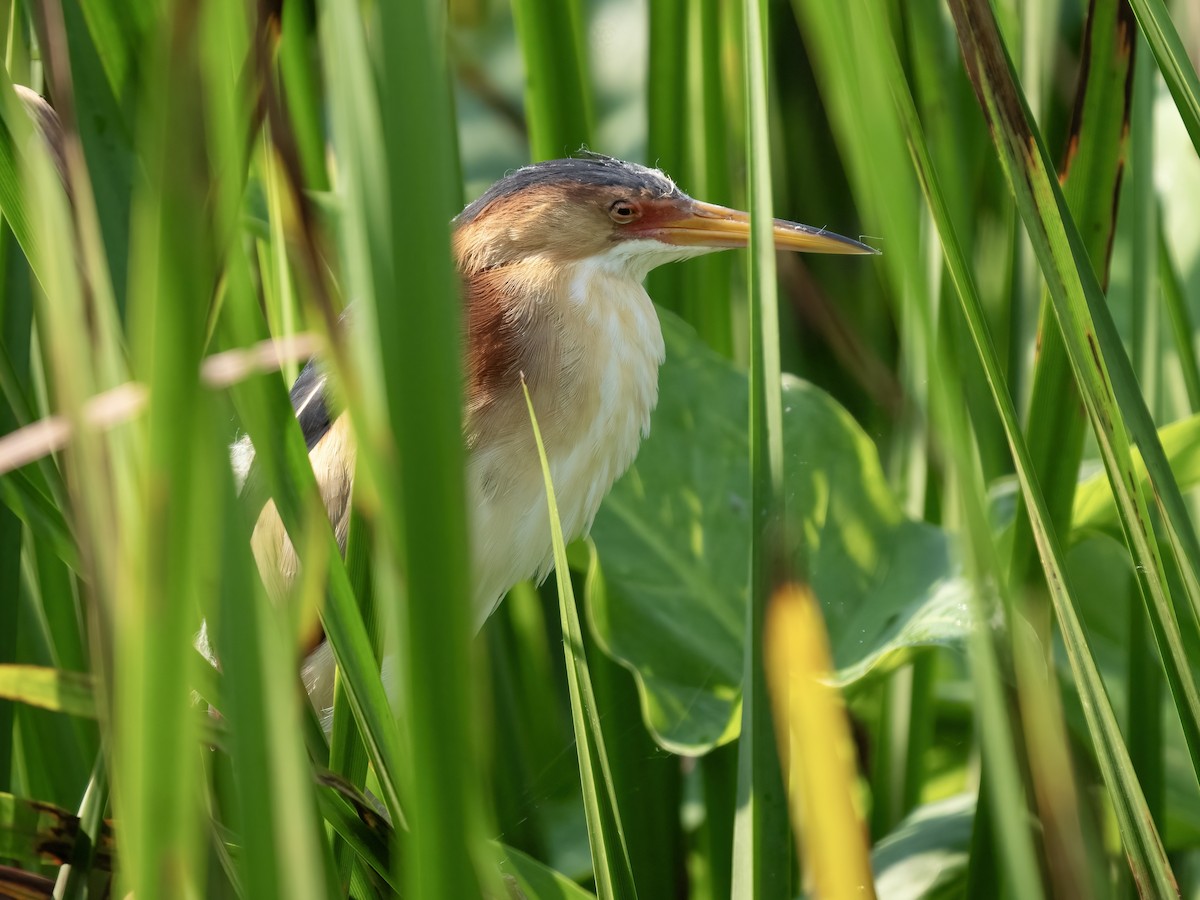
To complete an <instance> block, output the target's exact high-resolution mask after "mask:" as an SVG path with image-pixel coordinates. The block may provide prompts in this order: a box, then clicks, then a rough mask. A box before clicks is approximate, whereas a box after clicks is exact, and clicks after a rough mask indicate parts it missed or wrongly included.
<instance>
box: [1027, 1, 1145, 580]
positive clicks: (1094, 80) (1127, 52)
mask: <svg viewBox="0 0 1200 900" xmlns="http://www.w3.org/2000/svg"><path fill="white" fill-rule="evenodd" d="M1128 10H1129V8H1128V6H1127V5H1126V4H1124V3H1117V2H1115V0H1093V2H1092V3H1091V4H1090V7H1089V10H1088V22H1087V29H1086V32H1085V40H1086V41H1087V42H1088V43H1087V45H1086V47H1085V52H1084V54H1083V59H1084V60H1085V61H1086V62H1087V63H1088V68H1087V69H1086V70H1085V71H1083V72H1081V74H1080V78H1079V84H1078V86H1077V88H1076V96H1075V108H1074V114H1073V116H1072V120H1071V131H1070V133H1069V136H1068V139H1067V147H1068V152H1067V158H1066V162H1065V164H1064V166H1063V174H1064V175H1065V178H1063V179H1062V180H1063V193H1064V195H1065V197H1066V200H1067V204H1068V206H1069V208H1070V210H1071V214H1072V215H1073V216H1074V218H1075V221H1076V222H1077V223H1079V228H1080V232H1081V234H1083V235H1085V240H1086V245H1087V251H1088V256H1089V258H1090V259H1091V262H1092V266H1093V267H1094V269H1095V271H1096V273H1097V277H1098V279H1099V281H1100V283H1101V285H1104V284H1107V282H1108V269H1109V258H1110V255H1111V246H1112V236H1113V232H1114V230H1115V229H1116V224H1117V223H1116V212H1117V203H1116V198H1117V196H1118V191H1119V189H1120V184H1121V173H1122V169H1123V165H1124V157H1125V152H1124V147H1125V143H1126V137H1125V136H1126V135H1127V133H1128V129H1129V119H1130V109H1129V107H1130V105H1131V101H1130V98H1131V96H1132V83H1133V82H1132V80H1133V68H1134V67H1133V48H1134V43H1133V39H1134V37H1135V33H1134V29H1133V22H1132V21H1130V20H1129V12H1128ZM1038 333H1039V349H1038V354H1037V359H1036V364H1035V366H1034V373H1033V387H1032V397H1031V399H1030V406H1029V415H1028V422H1029V432H1028V441H1029V450H1030V453H1031V455H1032V458H1033V463H1034V465H1035V466H1036V471H1037V473H1038V475H1039V481H1040V482H1041V484H1043V485H1044V486H1045V491H1046V503H1047V508H1048V510H1049V512H1050V515H1051V516H1052V517H1053V521H1054V523H1055V526H1056V528H1057V529H1059V530H1063V529H1065V527H1066V526H1067V525H1068V524H1069V523H1070V518H1069V516H1068V513H1069V512H1070V509H1071V502H1072V498H1073V495H1074V491H1075V483H1076V473H1077V472H1078V471H1079V462H1080V459H1081V457H1082V454H1083V439H1084V435H1085V433H1086V429H1087V420H1086V417H1085V415H1084V414H1083V412H1082V407H1081V406H1080V403H1079V399H1078V397H1079V391H1078V389H1077V388H1076V387H1075V384H1074V381H1073V380H1072V378H1071V368H1070V360H1069V359H1068V357H1067V351H1066V347H1065V346H1064V344H1063V338H1062V332H1061V331H1059V329H1058V327H1057V325H1056V324H1055V320H1054V307H1053V304H1052V303H1051V301H1050V298H1049V296H1048V295H1047V296H1045V297H1044V298H1043V301H1042V313H1041V320H1040V322H1039V326H1038ZM1012 555H1013V562H1012V572H1013V578H1014V583H1016V584H1023V583H1024V582H1025V581H1027V580H1028V579H1029V578H1030V577H1031V573H1032V572H1033V571H1035V567H1036V566H1037V551H1036V546H1035V543H1034V540H1033V536H1032V534H1031V533H1030V531H1029V522H1028V517H1027V515H1026V513H1025V510H1024V506H1022V507H1021V508H1019V509H1018V512H1017V518H1016V522H1015V526H1014V536H1013V551H1012Z"/></svg>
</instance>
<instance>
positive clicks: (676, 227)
mask: <svg viewBox="0 0 1200 900" xmlns="http://www.w3.org/2000/svg"><path fill="white" fill-rule="evenodd" d="M682 213H683V214H682V217H671V218H669V219H666V220H665V221H661V222H658V223H655V226H654V232H655V234H654V237H656V238H657V239H658V240H660V241H663V242H665V243H668V244H676V245H679V246H681V247H712V248H713V249H724V248H726V247H746V246H749V244H750V214H749V213H744V212H740V211H739V210H736V209H728V208H726V207H724V206H717V205H716V204H713V203H704V202H701V201H699V200H693V201H692V202H691V204H690V206H688V207H687V208H686V209H685V210H683V211H682ZM771 232H772V234H773V235H774V238H775V246H776V247H777V248H778V249H780V250H796V251H799V252H802V253H844V254H866V253H878V252H879V251H878V250H876V249H875V248H873V247H868V246H867V245H866V244H861V243H859V242H858V241H854V240H851V239H850V238H848V237H842V236H841V235H840V234H834V233H833V232H831V231H826V230H825V229H823V228H813V227H812V226H810V225H799V224H797V223H796V222H788V221H786V220H784V219H776V220H775V224H774V225H773V226H772V228H771Z"/></svg>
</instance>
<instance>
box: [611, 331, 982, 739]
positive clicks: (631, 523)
mask: <svg viewBox="0 0 1200 900" xmlns="http://www.w3.org/2000/svg"><path fill="white" fill-rule="evenodd" d="M660 318H661V319H662V324H663V334H664V337H665V339H666V342H667V361H666V363H665V364H664V365H663V367H662V371H661V374H660V399H659V405H658V409H657V410H656V411H655V414H654V418H653V421H652V425H651V433H650V437H649V438H648V439H647V440H646V442H645V443H644V444H643V445H642V449H641V451H640V453H639V455H638V458H637V461H636V462H635V464H634V466H633V467H632V469H631V470H630V471H629V473H628V474H627V475H626V476H625V477H624V478H623V479H622V480H621V481H619V482H618V483H617V485H616V486H615V487H614V488H613V491H612V493H611V494H610V495H609V497H608V499H607V500H606V501H605V503H604V505H603V506H602V507H601V509H600V513H599V515H598V516H597V517H596V522H595V524H594V526H593V527H592V536H593V538H594V539H595V542H596V546H597V548H598V550H599V554H600V561H601V564H602V566H603V573H604V578H605V582H606V587H607V592H606V595H607V596H606V598H604V599H602V600H600V602H595V603H593V604H592V605H591V607H590V611H591V615H592V621H593V624H594V626H595V628H596V631H597V634H598V636H599V638H600V640H601V641H602V643H603V645H604V646H605V648H606V649H607V650H608V651H609V652H610V653H612V655H614V656H615V657H616V658H617V659H618V660H620V661H622V662H623V663H625V664H626V665H627V666H629V667H630V668H631V669H633V671H634V673H635V675H636V676H637V679H638V682H639V686H640V689H641V692H642V702H643V712H644V714H645V718H646V722H647V725H648V726H649V727H650V729H651V730H652V732H653V733H654V734H655V736H656V738H657V739H658V741H659V742H660V743H661V744H662V745H663V746H664V747H666V748H668V749H671V750H674V751H676V752H683V753H703V752H706V751H707V750H710V749H711V748H712V747H714V746H716V745H717V744H721V743H725V742H726V741H729V740H731V739H733V738H734V737H736V735H737V733H738V707H739V704H740V696H741V695H740V686H741V678H742V636H743V633H744V632H743V629H744V621H743V617H744V611H745V604H746V590H747V568H746V566H747V559H748V554H749V547H750V525H749V517H750V509H749V500H748V497H749V488H750V484H749V471H748V468H747V463H746V455H747V449H746V435H745V431H744V423H745V421H746V415H747V412H746V376H745V375H744V374H742V373H741V372H739V371H738V370H737V369H736V368H734V366H733V365H732V364H730V363H728V362H727V361H725V360H724V359H722V358H721V357H719V356H718V355H717V354H715V353H713V352H712V351H711V350H709V349H708V348H707V347H705V346H704V344H703V343H702V342H700V341H699V340H698V339H697V338H696V336H695V334H694V333H693V332H692V331H691V330H690V329H689V328H688V326H686V325H684V324H683V323H682V322H681V321H680V320H678V319H677V318H675V317H674V316H672V315H670V314H669V313H666V312H664V311H661V310H660ZM783 405H784V436H785V457H786V459H785V473H786V481H785V490H786V491H787V494H788V499H789V500H795V501H796V503H798V504H802V508H797V507H796V505H795V504H793V505H792V506H791V507H789V512H788V515H789V518H790V519H791V522H792V524H793V527H794V529H795V531H796V532H797V533H800V529H801V528H802V529H803V534H804V538H805V545H806V549H807V554H808V563H809V575H810V578H811V580H812V584H813V587H814V589H815V590H816V593H817V596H818V597H819V598H820V600H821V603H822V606H823V608H824V613H825V617H826V620H827V622H828V625H829V632H830V638H831V640H832V645H833V655H834V663H835V665H836V666H837V669H838V678H839V681H841V682H842V683H844V684H850V683H853V682H855V681H858V680H860V679H862V678H864V677H866V676H867V675H868V674H870V673H882V672H885V671H889V670H890V669H892V668H894V667H895V666H896V665H899V664H900V663H901V662H902V661H904V660H905V659H907V658H908V657H909V656H910V655H911V653H912V650H913V648H914V647H919V646H925V645H932V644H953V643H955V642H956V641H957V640H958V639H960V638H961V637H962V636H963V635H964V634H965V632H966V629H967V627H968V625H969V621H968V617H967V612H966V600H965V593H964V592H965V590H966V587H965V584H964V582H963V581H962V580H961V579H960V578H959V575H958V571H957V569H956V567H955V565H954V563H953V561H952V553H951V548H950V543H949V541H948V539H947V537H946V535H945V534H944V533H943V532H942V531H940V530H939V529H937V528H935V527H933V526H931V525H927V524H924V523H920V522H913V521H910V520H908V519H906V518H905V517H904V515H903V514H902V513H901V511H900V508H899V505H898V503H897V501H896V499H895V497H894V496H893V495H892V493H891V491H890V489H889V488H888V486H887V481H886V479H885V477H884V474H883V471H882V469H881V467H880V464H879V459H878V455H877V452H876V450H875V446H874V444H873V443H872V442H871V440H870V438H869V437H868V436H867V435H866V434H865V433H863V431H862V430H861V429H860V428H859V427H858V426H857V425H856V424H855V422H854V420H853V419H852V418H851V417H850V415H849V413H847V412H846V411H845V410H844V409H842V408H841V407H840V406H838V405H837V404H836V403H835V402H834V401H833V400H832V399H831V398H830V397H829V396H828V395H826V394H825V393H824V392H823V391H821V390H819V389H818V388H816V387H813V386H812V385H809V384H806V383H804V382H801V381H799V380H797V379H794V378H790V377H787V378H785V380H784V391H783ZM597 597H599V595H597Z"/></svg>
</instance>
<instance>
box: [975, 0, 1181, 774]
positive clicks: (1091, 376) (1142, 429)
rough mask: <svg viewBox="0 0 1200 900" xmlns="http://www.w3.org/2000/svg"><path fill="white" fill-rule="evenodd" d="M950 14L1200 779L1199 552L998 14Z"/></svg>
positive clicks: (980, 5) (978, 8)
mask: <svg viewBox="0 0 1200 900" xmlns="http://www.w3.org/2000/svg"><path fill="white" fill-rule="evenodd" d="M951 10H952V12H953V15H954V22H955V27H956V30H957V32H958V37H959V42H960V44H961V46H962V49H963V56H964V59H965V61H966V66H967V71H968V74H969V75H970V77H971V81H972V84H973V85H974V87H975V90H976V94H977V97H978V99H979V103H980V105H981V107H982V108H983V110H984V113H985V116H986V117H987V120H988V123H989V125H990V127H991V129H992V136H993V140H994V141H995V144H996V148H997V151H998V152H999V154H1000V159H1001V162H1002V164H1003V166H1004V171H1005V174H1006V175H1007V176H1008V181H1009V185H1010V187H1011V188H1012V190H1013V193H1014V196H1015V198H1016V201H1017V209H1018V211H1019V212H1020V214H1021V217H1022V219H1023V220H1024V222H1025V226H1026V230H1027V231H1028V233H1029V235H1030V239H1031V241H1032V243H1033V247H1034V250H1035V252H1036V253H1037V255H1038V259H1039V261H1040V262H1041V265H1042V271H1043V273H1044V274H1045V276H1046V280H1047V283H1048V284H1049V286H1050V293H1051V297H1052V299H1053V301H1054V307H1055V312H1056V314H1057V316H1058V322H1059V327H1060V328H1061V329H1062V332H1063V337H1064V340H1065V342H1066V345H1067V350H1068V355H1069V357H1070V360H1071V367H1072V369H1073V371H1074V373H1075V378H1076V381H1077V383H1078V384H1079V386H1080V389H1081V393H1082V395H1083V399H1084V404H1085V407H1086V408H1087V411H1088V418H1089V419H1090V421H1091V423H1092V430H1093V433H1094V434H1095V436H1096V440H1097V444H1098V446H1099V449H1100V455H1101V457H1102V458H1103V460H1104V465H1105V469H1106V470H1107V471H1108V474H1109V480H1110V481H1111V482H1112V484H1113V487H1114V491H1115V494H1116V496H1117V499H1118V508H1119V509H1120V512H1121V520H1122V523H1123V526H1124V529H1125V533H1126V538H1127V540H1128V542H1129V545H1130V548H1131V550H1132V551H1133V555H1134V559H1135V560H1136V562H1137V572H1138V576H1139V579H1140V580H1141V581H1142V584H1143V591H1144V594H1143V596H1144V597H1145V599H1146V602H1147V609H1148V611H1149V615H1150V617H1151V622H1152V623H1153V627H1154V631H1155V637H1156V640H1157V642H1158V645H1159V651H1160V653H1161V655H1162V658H1163V663H1164V667H1165V669H1166V672H1167V679H1168V682H1169V683H1170V685H1171V694H1172V697H1173V698H1174V701H1175V705H1176V708H1177V709H1178V711H1179V717H1180V721H1181V723H1182V725H1183V729H1184V734H1185V735H1186V736H1187V740H1188V747H1189V751H1190V754H1191V759H1192V764H1193V769H1194V770H1195V771H1196V772H1198V773H1200V692H1197V689H1196V684H1195V681H1194V679H1193V677H1192V673H1191V669H1190V665H1189V662H1188V660H1187V656H1186V654H1185V652H1184V648H1183V642H1182V638H1181V636H1180V632H1179V627H1178V625H1177V624H1176V620H1175V616H1176V614H1178V615H1179V616H1180V618H1181V619H1183V620H1184V622H1185V623H1186V624H1187V625H1188V627H1189V631H1192V630H1194V629H1195V628H1196V610H1197V608H1198V607H1200V596H1198V594H1200V581H1197V579H1196V575H1195V565H1196V563H1197V561H1200V551H1196V552H1190V551H1191V550H1192V548H1194V547H1195V544H1196V540H1195V533H1194V530H1193V528H1192V525H1191V523H1190V521H1189V520H1188V519H1187V512H1186V509H1185V507H1184V504H1183V499H1182V496H1181V495H1180V493H1179V488H1178V485H1177V484H1176V483H1175V481H1174V479H1173V477H1172V476H1171V472H1170V468H1169V467H1168V466H1167V465H1166V458H1165V455H1164V454H1163V451H1162V445H1161V444H1160V443H1159V441H1158V435H1157V433H1156V432H1155V430H1154V427H1153V420H1152V419H1151V417H1150V415H1149V412H1148V411H1147V410H1146V407H1145V403H1144V401H1143V399H1142V397H1141V394H1140V393H1139V390H1138V386H1137V380H1136V378H1135V377H1134V375H1133V373H1132V371H1131V369H1130V364H1129V359H1128V357H1126V356H1125V352H1124V349H1123V347H1122V346H1121V343H1120V340H1119V338H1118V336H1117V334H1116V328H1115V326H1114V324H1113V322H1112V317H1111V314H1110V313H1109V310H1108V307H1107V305H1106V303H1105V299H1104V296H1103V294H1102V293H1101V291H1100V287H1099V285H1098V284H1097V282H1096V278H1095V276H1094V274H1093V273H1092V269H1091V265H1090V263H1089V261H1088V258H1087V253H1086V250H1085V249H1084V248H1083V245H1082V241H1081V239H1080V237H1079V233H1078V231H1077V230H1076V227H1075V224H1074V221H1073V220H1072V219H1071V217H1070V213H1069V212H1068V211H1067V207H1066V202H1065V200H1064V199H1063V197H1062V192H1061V190H1060V189H1059V186H1058V182H1057V179H1056V178H1054V177H1053V176H1052V174H1051V173H1052V171H1053V169H1052V167H1051V165H1050V164H1049V161H1048V157H1047V154H1046V151H1045V148H1044V147H1043V146H1042V143H1041V140H1040V138H1039V137H1038V136H1037V135H1036V133H1035V132H1034V131H1033V130H1032V126H1031V124H1030V119H1029V115H1028V109H1027V107H1026V106H1025V103H1024V99H1023V97H1022V95H1021V94H1020V91H1019V88H1018V86H1017V85H1016V83H1015V81H1014V78H1013V74H1012V67H1011V63H1010V62H1009V60H1008V56H1007V53H1006V51H1005V48H1004V44H1003V42H1002V40H1001V38H1000V34H999V31H998V29H997V26H996V21H995V19H994V17H993V15H992V12H991V9H990V8H989V7H988V5H987V3H986V2H983V0H951ZM1110 378H1111V380H1110ZM1114 392H1115V393H1116V395H1115V396H1114ZM1118 397H1119V398H1120V405H1119V406H1118V400H1117V398H1118ZM1122 413H1124V414H1125V416H1126V417H1127V419H1128V422H1129V427H1130V429H1131V430H1132V432H1133V434H1134V436H1135V438H1136V439H1137V441H1138V444H1139V446H1141V448H1142V451H1143V454H1144V455H1145V456H1146V457H1147V467H1148V469H1149V471H1150V473H1151V479H1152V482H1153V485H1154V488H1155V491H1154V496H1155V498H1156V500H1158V501H1159V503H1160V504H1161V508H1162V510H1163V513H1164V524H1165V526H1166V531H1167V533H1168V536H1169V537H1170V539H1171V545H1172V549H1173V550H1174V552H1175V558H1176V560H1177V562H1178V563H1179V566H1180V571H1181V573H1182V574H1183V581H1184V585H1185V588H1186V589H1187V593H1188V599H1189V600H1190V601H1191V602H1190V603H1188V604H1184V603H1181V604H1178V605H1176V606H1175V607H1174V608H1173V607H1172V603H1171V597H1170V593H1169V590H1168V587H1167V583H1166V577H1165V574H1164V567H1163V562H1162V558H1161V556H1160V553H1159V549H1158V545H1157V543H1156V541H1155V539H1154V535H1153V533H1152V532H1151V529H1150V518H1149V515H1148V511H1147V509H1146V500H1145V497H1144V496H1143V494H1142V492H1141V491H1140V490H1139V489H1138V488H1137V482H1136V480H1135V478H1134V473H1133V463H1132V456H1131V449H1130V444H1129V435H1128V433H1127V431H1126V421H1125V420H1124V419H1122V416H1121V414H1122ZM1147 425H1148V426H1149V427H1147ZM1185 548H1186V549H1185Z"/></svg>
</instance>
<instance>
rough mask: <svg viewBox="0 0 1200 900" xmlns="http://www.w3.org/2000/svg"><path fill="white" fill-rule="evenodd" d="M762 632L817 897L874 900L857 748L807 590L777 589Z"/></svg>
mask: <svg viewBox="0 0 1200 900" xmlns="http://www.w3.org/2000/svg"><path fill="white" fill-rule="evenodd" d="M763 631H764V640H765V643H766V645H765V647H764V649H763V657H764V663H765V666H766V670H767V687H768V690H769V692H770V696H771V705H772V708H773V709H774V711H775V721H776V723H777V728H776V736H777V738H778V742H779V755H780V758H781V759H782V760H783V767H784V780H785V781H786V782H787V785H788V797H789V804H790V806H791V810H792V821H793V824H794V829H793V830H794V832H795V834H796V843H797V845H798V848H799V850H800V851H801V852H802V859H803V862H804V871H805V873H806V877H807V879H808V880H809V881H810V883H811V884H812V889H813V892H814V896H817V897H822V898H829V900H841V898H846V900H850V898H853V897H863V898H873V897H874V896H875V887H874V878H873V877H872V875H871V855H870V850H869V848H868V847H867V842H866V835H867V828H866V823H865V822H864V821H863V818H862V811H861V810H860V809H859V808H858V801H857V797H856V793H857V791H856V780H857V777H858V772H857V766H856V765H855V750H854V741H853V740H852V739H851V737H850V726H849V723H848V722H847V720H846V709H845V704H844V703H843V701H842V698H841V695H840V694H839V693H838V689H837V688H836V687H834V686H833V685H832V684H830V682H829V678H830V677H831V675H832V673H833V660H832V657H831V655H830V652H829V636H828V634H827V633H826V631H825V622H824V619H823V618H822V616H821V610H820V606H819V605H818V603H817V600H816V598H815V597H814V596H813V593H812V588H811V587H810V586H809V585H802V584H796V583H790V584H783V585H780V586H779V587H777V588H776V589H775V591H774V592H773V593H772V595H771V599H770V602H769V605H768V606H767V612H766V622H765V625H764V629H763Z"/></svg>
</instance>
